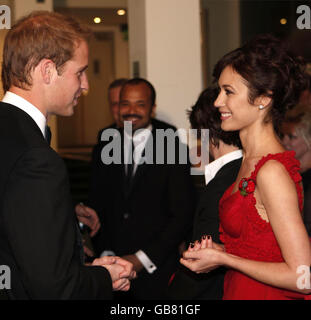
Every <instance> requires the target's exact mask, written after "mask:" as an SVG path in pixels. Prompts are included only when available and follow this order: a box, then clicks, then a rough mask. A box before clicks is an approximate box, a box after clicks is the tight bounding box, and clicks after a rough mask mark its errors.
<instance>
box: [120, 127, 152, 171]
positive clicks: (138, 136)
mask: <svg viewBox="0 0 311 320" xmlns="http://www.w3.org/2000/svg"><path fill="white" fill-rule="evenodd" d="M151 131H152V125H151V124H150V125H149V126H148V127H146V128H144V130H141V131H140V132H137V133H134V136H129V135H128V133H127V132H126V131H125V139H124V159H126V160H125V173H126V174H127V163H128V159H129V152H130V148H131V147H132V139H133V144H134V150H132V152H133V159H134V168H133V175H135V172H136V170H137V166H138V165H139V164H140V161H141V156H142V153H143V151H144V149H145V146H146V143H147V141H148V139H149V137H150V135H151Z"/></svg>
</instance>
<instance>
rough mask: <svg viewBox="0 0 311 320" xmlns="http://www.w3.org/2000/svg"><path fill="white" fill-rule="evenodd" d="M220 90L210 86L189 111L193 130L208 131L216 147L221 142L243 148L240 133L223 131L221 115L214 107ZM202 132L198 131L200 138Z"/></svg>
mask: <svg viewBox="0 0 311 320" xmlns="http://www.w3.org/2000/svg"><path fill="white" fill-rule="evenodd" d="M218 93H219V89H218V87H217V86H216V85H215V86H210V87H208V88H207V89H205V90H204V91H203V92H202V93H201V94H200V96H199V98H198V100H197V102H196V103H195V105H194V106H193V107H192V108H191V110H190V111H188V116H189V121H190V124H191V127H192V128H193V129H198V130H199V129H208V130H209V139H210V141H211V142H212V143H213V144H214V145H215V146H219V140H222V141H223V142H224V143H225V144H228V145H234V146H237V147H239V148H241V141H240V137H239V132H238V131H223V130H222V129H221V119H220V113H219V111H218V109H217V108H215V106H214V102H215V100H216V98H217V96H218ZM200 134H201V132H200V130H199V131H198V135H199V136H200Z"/></svg>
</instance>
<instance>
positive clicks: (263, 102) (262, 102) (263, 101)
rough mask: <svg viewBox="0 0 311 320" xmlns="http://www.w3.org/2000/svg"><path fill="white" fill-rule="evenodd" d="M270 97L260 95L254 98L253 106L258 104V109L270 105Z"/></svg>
mask: <svg viewBox="0 0 311 320" xmlns="http://www.w3.org/2000/svg"><path fill="white" fill-rule="evenodd" d="M271 101H272V99H271V98H270V97H268V96H260V97H258V98H256V100H255V106H258V107H259V109H260V110H262V109H265V108H267V107H269V106H270V105H271Z"/></svg>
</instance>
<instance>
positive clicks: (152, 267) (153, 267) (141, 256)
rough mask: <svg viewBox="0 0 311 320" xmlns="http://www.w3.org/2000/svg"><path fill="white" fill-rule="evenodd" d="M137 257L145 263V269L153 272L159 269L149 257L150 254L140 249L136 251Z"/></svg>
mask: <svg viewBox="0 0 311 320" xmlns="http://www.w3.org/2000/svg"><path fill="white" fill-rule="evenodd" d="M135 255H136V257H137V258H138V259H139V261H140V262H141V263H142V264H143V266H144V267H145V269H146V270H147V271H148V273H153V272H154V271H156V270H157V267H156V265H155V264H154V263H153V262H152V261H151V260H150V259H149V258H148V256H147V255H146V254H145V252H144V251H142V250H138V251H137V252H136V253H135Z"/></svg>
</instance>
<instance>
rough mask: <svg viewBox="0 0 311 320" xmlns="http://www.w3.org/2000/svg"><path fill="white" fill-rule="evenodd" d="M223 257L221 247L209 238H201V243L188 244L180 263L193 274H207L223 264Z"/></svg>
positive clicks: (222, 248)
mask: <svg viewBox="0 0 311 320" xmlns="http://www.w3.org/2000/svg"><path fill="white" fill-rule="evenodd" d="M223 255H224V247H223V246H222V245H220V244H217V243H215V242H213V240H212V237H211V236H203V237H202V239H201V241H196V242H195V243H192V244H190V246H189V248H188V250H187V251H185V252H184V253H183V257H182V258H181V259H180V263H181V264H183V265H184V266H185V267H187V268H188V269H190V270H192V271H193V272H196V273H207V272H210V271H212V270H214V269H216V268H218V267H219V266H221V265H222V264H223V263H222V261H223Z"/></svg>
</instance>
